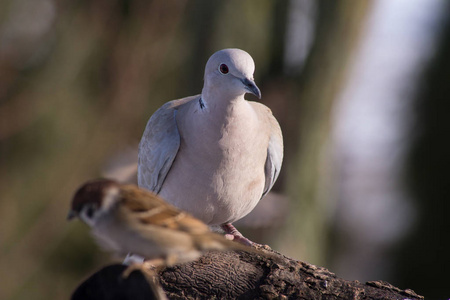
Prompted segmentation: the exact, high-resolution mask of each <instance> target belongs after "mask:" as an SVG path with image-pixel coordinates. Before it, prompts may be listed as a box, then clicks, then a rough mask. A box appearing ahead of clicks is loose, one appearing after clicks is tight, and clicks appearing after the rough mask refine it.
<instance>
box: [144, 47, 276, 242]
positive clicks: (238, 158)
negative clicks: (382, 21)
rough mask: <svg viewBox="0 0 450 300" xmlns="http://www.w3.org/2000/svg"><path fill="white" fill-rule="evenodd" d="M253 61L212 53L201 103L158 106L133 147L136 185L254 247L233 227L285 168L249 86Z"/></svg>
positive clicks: (197, 99)
mask: <svg viewBox="0 0 450 300" xmlns="http://www.w3.org/2000/svg"><path fill="white" fill-rule="evenodd" d="M254 70H255V64H254V62H253V59H252V57H251V56H250V55H249V54H248V53H247V52H245V51H243V50H240V49H224V50H221V51H218V52H216V53H214V54H213V55H212V56H211V57H210V59H209V60H208V62H207V64H206V67H205V76H204V86H203V90H202V93H201V94H200V95H196V96H191V97H187V98H183V99H179V100H173V101H170V102H167V103H166V104H164V105H163V106H162V107H161V108H159V109H158V110H157V111H156V112H155V113H154V114H153V115H152V116H151V118H150V120H149V121H148V123H147V126H146V128H145V131H144V134H143V136H142V139H141V142H140V144H139V154H138V184H139V186H140V187H144V188H147V189H149V190H150V191H153V192H155V193H157V194H159V195H160V196H161V197H163V198H164V199H165V200H166V201H168V202H169V203H171V204H173V205H175V206H177V207H178V208H181V209H183V210H186V211H188V212H189V213H191V214H192V215H194V216H195V217H197V218H199V219H200V220H202V221H204V222H205V223H206V224H208V225H220V227H221V228H222V229H223V230H224V231H225V233H226V237H227V238H228V239H235V240H237V241H240V242H242V243H244V244H252V242H251V241H250V240H248V239H246V238H245V237H243V236H242V234H241V233H240V232H239V231H238V230H237V229H236V228H235V227H234V226H233V225H232V224H231V223H233V222H234V221H236V220H239V219H241V218H242V217H244V216H245V215H247V214H248V213H249V212H250V211H252V210H253V208H254V207H255V206H256V205H257V204H258V202H259V200H260V199H261V198H262V197H264V196H265V195H266V194H267V193H268V192H269V191H270V189H271V188H272V186H273V184H274V183H275V180H276V179H277V177H278V175H279V172H280V169H281V163H282V160H283V138H282V133H281V129H280V126H279V124H278V122H277V120H276V119H275V117H274V116H273V115H272V112H271V110H270V109H269V108H268V107H266V106H265V105H263V104H261V103H258V102H253V101H247V100H245V98H244V95H245V94H246V93H251V94H254V95H256V96H257V97H258V98H261V92H260V90H259V88H258V87H257V86H256V84H255V82H254V79H253V72H254Z"/></svg>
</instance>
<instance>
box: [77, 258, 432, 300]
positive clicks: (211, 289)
mask: <svg viewBox="0 0 450 300" xmlns="http://www.w3.org/2000/svg"><path fill="white" fill-rule="evenodd" d="M262 251H264V253H262V254H261V255H259V254H255V253H248V252H243V251H237V252H217V251H211V252H208V253H207V254H205V255H204V256H202V257H201V258H200V259H199V260H197V261H194V262H191V263H187V264H182V265H176V266H173V267H168V268H166V269H163V270H161V271H160V272H159V281H160V283H161V286H162V288H163V289H164V291H165V292H166V295H167V297H168V298H169V299H186V298H188V299H211V298H215V299H392V300H394V299H423V297H422V296H419V295H417V294H416V293H415V292H414V291H412V290H410V289H406V290H401V289H399V288H396V287H394V286H392V285H391V284H389V283H387V282H383V281H370V282H366V283H361V282H359V281H348V280H344V279H342V278H338V277H336V275H335V274H334V273H332V272H330V271H328V270H327V269H325V268H322V267H317V266H314V265H311V264H308V263H305V262H301V261H296V260H293V259H290V258H288V257H286V256H283V255H282V254H280V253H277V252H275V251H271V250H270V251H269V250H262ZM126 268H127V266H124V265H119V264H116V265H110V266H107V267H104V268H103V269H101V270H99V271H98V272H96V273H95V274H93V275H92V276H91V277H89V278H88V279H87V280H86V281H84V282H83V283H82V284H81V285H80V286H79V287H78V288H77V289H76V290H75V292H74V293H73V295H72V299H73V300H79V299H146V300H148V299H159V298H158V297H157V296H156V293H155V292H154V289H153V290H152V288H151V286H152V284H151V280H150V279H146V278H148V276H144V275H143V273H141V272H140V271H137V272H133V273H131V275H130V276H129V277H128V278H126V279H122V277H121V275H122V273H123V271H124V270H125V269H126ZM149 282H150V284H149Z"/></svg>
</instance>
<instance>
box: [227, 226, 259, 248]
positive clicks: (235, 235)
mask: <svg viewBox="0 0 450 300" xmlns="http://www.w3.org/2000/svg"><path fill="white" fill-rule="evenodd" d="M220 227H221V228H222V229H223V231H225V238H226V239H227V240H231V241H236V242H238V243H241V244H243V245H245V246H253V245H255V243H254V242H252V241H250V240H249V239H248V238H246V237H245V236H243V235H242V233H240V232H239V230H237V229H236V227H234V226H233V225H231V224H230V223H225V224H222V225H220Z"/></svg>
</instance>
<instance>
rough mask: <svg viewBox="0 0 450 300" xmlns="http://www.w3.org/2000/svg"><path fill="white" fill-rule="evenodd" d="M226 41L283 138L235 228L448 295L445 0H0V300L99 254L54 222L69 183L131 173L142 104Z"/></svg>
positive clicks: (80, 270)
mask: <svg viewBox="0 0 450 300" xmlns="http://www.w3.org/2000/svg"><path fill="white" fill-rule="evenodd" d="M228 47H237V48H241V49H244V50H246V51H247V52H249V53H250V54H251V55H252V56H253V58H254V60H255V63H256V73H255V79H256V82H257V84H258V86H259V87H260V88H261V91H262V95H263V98H262V100H261V101H262V102H263V103H265V104H266V105H268V106H269V107H270V108H271V109H272V111H273V113H274V114H275V116H276V117H277V118H278V120H279V122H280V124H281V127H282V130H283V133H284V142H285V147H286V149H285V160H284V165H283V170H282V174H281V176H280V178H279V181H278V182H277V184H276V186H275V188H274V190H275V192H277V195H274V196H272V197H270V198H268V199H265V200H264V201H262V204H261V207H258V208H257V210H256V211H255V213H253V214H252V215H251V216H249V217H248V218H247V220H242V222H240V224H239V228H240V229H242V230H243V231H244V232H245V233H246V234H247V236H248V237H249V238H251V239H253V240H255V241H257V242H260V243H267V244H269V245H271V246H272V248H274V249H275V250H278V251H280V252H282V253H284V254H286V255H289V256H291V257H293V258H296V259H300V260H304V261H307V262H310V263H313V264H317V265H320V266H324V267H327V268H329V269H330V270H331V271H333V272H335V273H336V274H337V275H338V276H340V277H344V278H346V279H349V280H360V281H367V280H379V279H381V280H385V281H389V282H391V283H392V284H394V285H396V286H399V287H400V288H411V289H413V290H415V291H416V292H418V293H419V294H422V295H425V296H426V297H427V298H428V299H447V298H448V297H450V285H449V279H450V278H449V275H448V274H449V269H450V258H449V251H450V250H449V249H450V239H449V238H450V225H449V223H450V222H449V218H448V216H449V214H450V210H449V201H450V193H449V187H450V182H449V181H450V175H449V170H450V159H449V155H450V142H449V138H450V117H449V113H450V2H448V1H445V0H412V1H411V0H395V1H391V0H378V1H365V0H363V1H359V0H354V1H343V0H340V1H332V0H317V1H314V0H289V1H275V0H254V1H250V0H249V1H238V0H233V1H200V0H197V1H186V0H169V1H156V0H153V1H144V0H141V1H139V0H133V1H131V0H95V1H82V0H78V1H65V0H2V1H0V278H1V280H0V299H67V298H68V297H69V296H70V294H71V292H72V291H73V290H74V288H75V287H76V286H77V284H79V283H80V282H81V281H82V280H84V279H85V278H86V277H87V276H89V275H90V274H92V273H93V272H95V270H97V269H98V268H100V267H101V266H103V265H106V264H109V263H112V262H114V261H115V260H114V259H113V258H112V257H111V256H110V255H109V254H108V253H105V252H103V251H102V250H100V249H99V248H98V247H97V246H96V245H95V243H94V242H93V241H92V239H91V237H90V236H89V233H88V230H87V228H86V226H83V224H81V222H74V223H68V222H66V219H65V217H66V214H67V210H68V208H69V203H70V200H71V196H72V194H73V192H74V191H75V189H76V188H77V187H78V186H79V185H80V184H82V183H83V182H84V181H86V180H88V179H91V178H96V177H100V176H108V177H115V178H120V179H121V180H123V181H129V180H131V181H133V180H134V179H133V174H134V173H133V172H134V170H135V169H134V168H135V162H136V147H137V144H138V142H139V139H140V137H141V135H142V132H143V129H144V127H145V125H146V122H147V120H148V118H149V117H150V115H151V114H152V113H153V112H154V111H155V110H156V109H157V108H158V107H159V106H160V105H161V104H163V103H164V102H166V101H168V100H171V99H177V98H181V97H184V96H188V95H195V94H198V93H199V92H200V91H201V88H202V84H203V81H202V78H203V68H204V65H205V63H206V61H207V59H208V58H209V56H210V55H211V54H212V53H214V52H215V51H217V50H220V49H222V48H228ZM248 97H249V99H251V100H255V99H253V98H251V97H252V96H248Z"/></svg>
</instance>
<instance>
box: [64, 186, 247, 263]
mask: <svg viewBox="0 0 450 300" xmlns="http://www.w3.org/2000/svg"><path fill="white" fill-rule="evenodd" d="M75 217H78V218H79V219H81V220H82V221H83V222H84V223H86V224H87V225H89V226H90V227H91V231H92V234H93V235H94V237H95V238H96V239H97V241H98V243H99V244H100V245H101V246H102V247H103V248H105V249H106V250H110V251H112V252H114V253H116V254H118V255H119V256H125V255H127V254H128V253H133V254H136V255H139V256H141V257H144V258H145V259H146V260H148V261H150V262H151V264H152V265H154V266H172V265H174V264H179V263H185V262H189V261H193V260H196V259H197V258H199V257H200V256H201V255H202V254H203V253H204V252H205V251H208V250H244V251H250V252H255V249H252V248H250V247H247V246H244V245H241V244H238V243H236V242H233V241H229V240H227V239H226V238H224V237H223V235H220V234H217V233H213V232H211V231H210V230H209V227H208V226H207V225H206V224H205V223H203V222H202V221H200V220H198V219H196V218H194V217H192V216H191V215H190V214H188V213H186V212H184V211H181V210H179V209H177V208H175V207H174V206H172V205H170V204H168V203H167V202H165V201H164V200H163V199H161V198H160V197H159V196H157V195H155V194H154V193H152V192H149V191H147V190H145V189H141V188H139V187H137V186H136V185H133V184H130V185H124V184H120V183H118V182H117V181H114V180H110V179H97V180H92V181H89V182H87V183H85V184H83V185H82V186H81V187H80V188H79V189H78V190H77V192H76V193H75V195H74V197H73V200H72V204H71V208H70V211H69V214H68V217H67V218H68V219H69V220H71V219H73V218H75Z"/></svg>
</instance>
